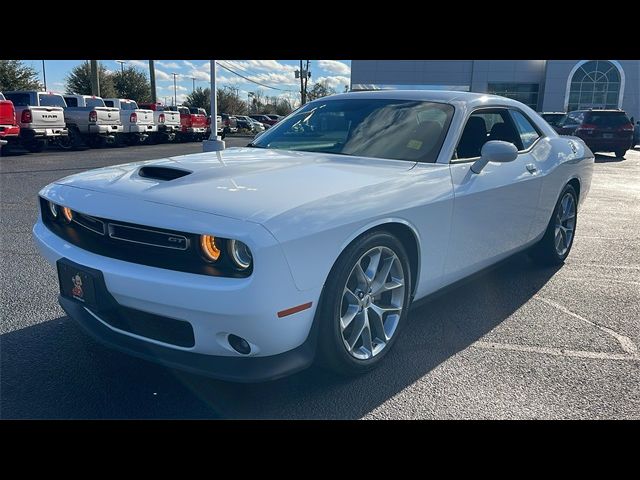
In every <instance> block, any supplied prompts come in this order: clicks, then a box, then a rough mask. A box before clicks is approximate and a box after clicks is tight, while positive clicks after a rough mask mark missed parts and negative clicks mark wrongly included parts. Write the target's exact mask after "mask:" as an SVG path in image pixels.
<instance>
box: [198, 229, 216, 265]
mask: <svg viewBox="0 0 640 480" xmlns="http://www.w3.org/2000/svg"><path fill="white" fill-rule="evenodd" d="M200 248H201V249H202V254H203V255H204V257H205V258H206V259H207V260H209V261H211V262H215V261H216V260H218V258H220V249H219V248H218V246H217V245H216V237H214V236H213V235H200Z"/></svg>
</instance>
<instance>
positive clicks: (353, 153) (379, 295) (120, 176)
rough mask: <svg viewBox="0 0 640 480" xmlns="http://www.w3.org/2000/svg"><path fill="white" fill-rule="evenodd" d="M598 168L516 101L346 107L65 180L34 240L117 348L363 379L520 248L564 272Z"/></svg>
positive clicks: (236, 371)
mask: <svg viewBox="0 0 640 480" xmlns="http://www.w3.org/2000/svg"><path fill="white" fill-rule="evenodd" d="M593 164H594V155H593V153H592V152H591V151H590V150H589V149H588V148H587V147H586V145H585V144H584V143H583V142H582V140H580V139H579V138H575V137H563V136H559V135H558V134H557V133H556V132H555V131H554V130H553V128H551V127H550V126H549V125H548V124H547V123H546V122H545V121H544V120H543V119H542V118H541V117H540V116H539V115H538V114H536V113H535V112H534V111H533V110H531V109H530V108H529V107H527V106H525V105H523V104H521V103H519V102H517V101H514V100H510V99H506V98H502V97H498V96H493V95H483V94H475V93H464V92H442V91H378V92H356V93H347V94H343V95H334V96H331V97H327V98H322V99H319V100H316V101H313V102H311V103H308V104H307V105H305V106H304V107H303V108H301V109H299V110H297V111H296V112H294V113H292V114H291V115H289V116H288V117H287V118H285V119H284V120H282V121H281V122H280V123H278V124H277V125H275V126H274V127H273V128H271V129H269V130H268V131H267V132H265V133H263V134H261V135H260V136H259V137H257V138H256V139H254V140H253V142H252V143H250V144H249V145H248V146H247V147H244V148H229V149H227V150H225V151H223V152H221V153H216V152H214V153H202V154H193V155H184V156H178V157H171V158H165V159H159V160H152V161H145V162H138V163H130V164H126V165H118V166H113V167H106V168H100V169H97V170H92V171H87V172H83V173H79V174H76V175H71V176H69V177H66V178H63V179H62V180H59V181H57V182H54V183H52V184H50V185H48V186H46V187H45V188H44V189H42V191H41V192H40V193H39V201H40V215H39V219H38V222H37V223H36V225H35V226H34V229H33V233H34V236H35V239H36V241H37V244H38V246H39V249H40V251H41V252H42V254H43V255H44V256H45V257H46V258H47V259H48V260H49V261H50V262H51V263H52V264H55V265H56V268H57V272H58V278H59V282H60V296H59V301H60V304H61V305H62V307H63V308H64V310H65V311H66V312H67V313H68V314H69V316H70V317H72V318H74V319H75V320H77V321H78V322H79V323H80V325H82V326H83V327H84V328H85V329H86V330H87V331H88V332H89V333H90V334H92V335H93V336H94V337H96V338H97V339H98V340H100V341H102V342H103V343H105V344H107V345H109V346H112V347H114V348H118V349H120V350H123V351H125V352H128V353H131V354H133V355H137V356H140V357H143V358H147V359H151V360H154V361H157V362H160V363H162V364H164V365H168V366H171V367H177V368H182V369H186V370H190V371H192V372H197V373H200V374H205V375H209V376H212V377H216V378H221V379H227V380H235V381H247V382H250V381H262V380H268V379H274V378H278V377H281V376H284V375H287V374H291V373H293V372H296V371H299V370H302V369H304V368H305V367H307V366H309V365H310V364H311V363H312V362H313V361H314V359H318V360H319V361H320V362H321V363H322V364H323V365H326V366H329V367H331V368H333V369H335V370H337V371H338V372H342V373H345V374H354V373H360V372H364V371H366V370H369V369H370V368H372V367H374V366H376V365H377V364H379V362H380V361H381V360H382V359H383V358H384V356H385V355H386V354H387V353H388V352H389V351H390V350H391V349H392V347H393V344H394V342H395V341H396V340H397V338H398V335H399V334H400V332H401V330H402V327H403V325H404V324H405V323H406V321H407V311H408V309H409V306H410V304H411V302H412V301H414V300H417V299H420V298H423V297H425V296H426V295H429V294H431V293H433V292H435V291H437V290H440V289H442V288H443V287H445V286H448V285H451V284H453V283H454V282H456V281H458V280H461V279H463V278H464V277H467V276H469V275H470V274H472V273H474V272H477V271H479V270H481V269H484V268H485V267H488V266H490V265H492V264H494V263H496V262H498V261H500V260H502V259H504V258H505V257H507V256H509V255H512V254H514V253H515V252H518V251H521V250H524V249H529V251H530V252H531V253H532V256H533V258H535V259H537V260H539V261H540V262H543V263H547V264H549V263H551V264H559V263H562V262H563V261H564V260H565V258H566V257H567V255H568V254H569V251H570V250H571V245H572V243H573V238H574V235H575V229H576V220H577V211H578V207H579V206H580V204H581V203H582V202H583V200H584V198H585V196H586V195H587V193H588V191H589V186H590V183H591V176H592V171H593Z"/></svg>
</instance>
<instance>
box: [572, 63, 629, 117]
mask: <svg viewBox="0 0 640 480" xmlns="http://www.w3.org/2000/svg"><path fill="white" fill-rule="evenodd" d="M619 98H620V72H619V71H618V69H617V68H616V66H615V65H614V64H613V63H611V62H609V61H606V60H591V61H589V62H586V63H584V64H583V65H581V66H580V68H578V69H577V70H576V71H575V73H574V74H573V77H572V78H571V86H570V90H569V103H568V105H567V110H568V111H572V110H579V109H583V108H618V107H619V105H618V99H619Z"/></svg>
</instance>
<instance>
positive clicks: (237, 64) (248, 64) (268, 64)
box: [221, 60, 297, 72]
mask: <svg viewBox="0 0 640 480" xmlns="http://www.w3.org/2000/svg"><path fill="white" fill-rule="evenodd" d="M221 63H222V64H223V65H226V66H228V67H230V68H232V69H234V70H241V71H242V72H249V71H255V70H258V71H263V72H264V71H267V72H272V71H274V70H275V71H281V72H293V71H295V70H297V68H296V66H295V65H286V64H284V63H280V62H278V61H276V60H224V61H221Z"/></svg>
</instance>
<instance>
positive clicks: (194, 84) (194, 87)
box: [191, 77, 196, 92]
mask: <svg viewBox="0 0 640 480" xmlns="http://www.w3.org/2000/svg"><path fill="white" fill-rule="evenodd" d="M191 80H193V88H192V89H191V91H192V92H195V91H196V77H191Z"/></svg>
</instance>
